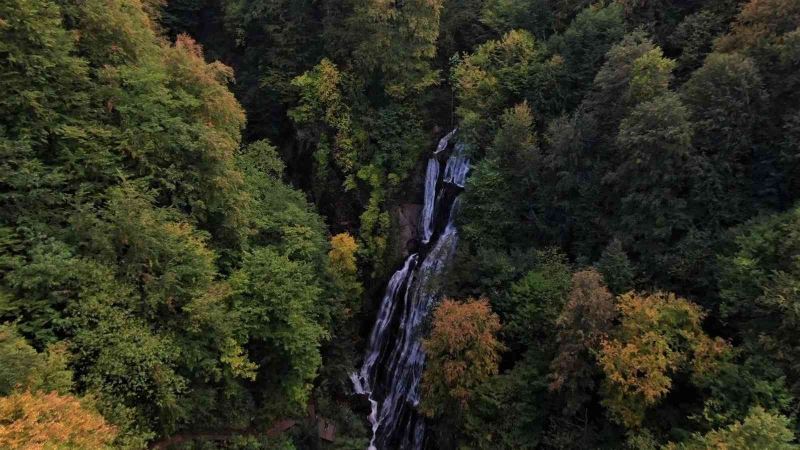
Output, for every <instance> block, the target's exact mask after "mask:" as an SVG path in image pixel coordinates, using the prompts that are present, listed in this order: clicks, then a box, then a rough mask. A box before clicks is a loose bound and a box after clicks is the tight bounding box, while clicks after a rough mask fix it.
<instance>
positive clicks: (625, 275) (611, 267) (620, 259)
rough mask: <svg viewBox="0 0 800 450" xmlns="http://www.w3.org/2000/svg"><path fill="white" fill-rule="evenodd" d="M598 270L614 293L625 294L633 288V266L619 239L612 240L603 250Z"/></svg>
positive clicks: (598, 262)
mask: <svg viewBox="0 0 800 450" xmlns="http://www.w3.org/2000/svg"><path fill="white" fill-rule="evenodd" d="M597 270H599V271H600V273H601V274H603V281H605V283H606V284H607V285H608V288H609V289H610V290H611V292H613V293H614V294H617V295H619V294H624V293H626V292H628V291H630V290H631V289H633V277H634V272H633V266H632V265H631V262H630V260H629V259H628V255H627V254H626V253H625V249H624V248H622V242H621V241H620V240H619V239H614V240H612V241H611V242H610V243H609V244H608V246H607V247H606V248H605V249H604V250H603V254H602V255H600V260H599V261H597Z"/></svg>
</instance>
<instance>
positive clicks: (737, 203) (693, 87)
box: [681, 53, 765, 231]
mask: <svg viewBox="0 0 800 450" xmlns="http://www.w3.org/2000/svg"><path fill="white" fill-rule="evenodd" d="M681 94H682V96H681V98H682V99H683V101H684V102H685V104H686V105H687V106H688V107H689V109H690V111H691V120H692V122H693V124H694V128H695V130H696V131H695V133H694V137H693V146H694V148H696V149H697V152H698V155H696V156H694V157H693V158H692V164H691V167H692V169H693V171H692V186H693V188H692V196H691V197H692V203H693V204H692V205H691V207H692V208H693V209H695V210H696V211H693V213H692V214H693V215H694V216H696V217H702V218H703V228H706V229H711V230H714V231H717V230H719V229H721V228H724V227H726V226H730V225H733V224H738V223H741V222H742V221H743V220H745V219H746V218H748V217H750V216H752V214H753V209H752V208H753V207H754V206H755V204H756V203H755V202H754V201H753V197H754V194H755V187H754V185H753V182H752V179H753V157H752V149H753V146H754V144H755V140H756V139H757V138H756V136H755V134H756V130H757V129H758V127H759V122H760V121H761V115H762V110H763V107H764V106H763V103H764V101H765V92H764V90H763V82H762V79H761V75H760V74H759V73H758V69H757V68H756V66H755V64H754V62H753V60H752V59H750V58H747V57H744V56H742V55H740V54H719V53H712V54H711V55H709V56H708V58H706V61H705V63H704V64H703V66H702V67H700V68H699V69H698V70H696V71H695V72H693V73H692V75H691V77H690V78H689V80H688V81H687V82H686V84H684V85H683V87H682V92H681Z"/></svg>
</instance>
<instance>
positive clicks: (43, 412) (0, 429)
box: [0, 392, 117, 450]
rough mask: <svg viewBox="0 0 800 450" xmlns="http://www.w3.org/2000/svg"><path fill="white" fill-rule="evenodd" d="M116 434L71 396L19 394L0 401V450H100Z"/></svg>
mask: <svg viewBox="0 0 800 450" xmlns="http://www.w3.org/2000/svg"><path fill="white" fill-rule="evenodd" d="M116 435H117V431H116V429H115V428H114V427H112V426H111V425H108V424H107V423H106V421H105V420H104V419H103V417H102V416H101V415H100V414H98V413H96V412H94V411H91V410H90V409H87V408H86V407H85V406H84V405H82V404H81V401H80V400H78V399H77V398H75V397H73V396H71V395H60V394H58V393H56V392H51V393H49V394H44V393H31V392H21V393H15V394H12V395H10V396H8V397H0V448H4V449H12V450H13V449H20V450H22V449H24V450H38V449H51V448H55V449H61V448H64V449H71V448H86V449H103V448H110V447H108V446H109V444H110V443H111V441H113V440H114V437H116Z"/></svg>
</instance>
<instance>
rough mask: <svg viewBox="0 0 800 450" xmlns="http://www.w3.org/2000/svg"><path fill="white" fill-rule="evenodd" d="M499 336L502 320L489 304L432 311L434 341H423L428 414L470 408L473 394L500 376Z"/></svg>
mask: <svg viewBox="0 0 800 450" xmlns="http://www.w3.org/2000/svg"><path fill="white" fill-rule="evenodd" d="M498 331H500V318H499V317H497V315H496V314H494V313H493V312H492V309H491V307H490V306H489V301H488V300H486V299H469V300H467V301H466V302H464V303H458V302H456V301H454V300H451V299H445V300H443V301H442V303H441V304H440V305H439V306H438V307H437V308H436V310H435V311H434V312H433V323H432V329H431V334H430V337H429V338H427V339H425V340H424V341H423V347H424V349H425V352H426V355H427V360H428V362H427V364H426V366H425V372H424V374H423V376H422V404H421V409H422V412H423V413H424V414H425V415H427V416H429V417H439V416H441V415H445V414H453V413H454V412H455V411H459V410H460V411H462V412H464V411H467V410H468V409H469V405H470V402H471V400H472V398H473V396H474V393H475V389H477V388H478V386H480V385H481V384H482V383H484V382H486V381H487V380H488V379H489V378H491V377H492V376H493V375H496V374H497V372H498V364H499V362H500V353H501V352H502V351H503V348H504V347H503V344H502V343H501V342H500V341H499V340H498V339H497V337H496V334H497V332H498ZM452 408H456V409H455V410H454V409H452Z"/></svg>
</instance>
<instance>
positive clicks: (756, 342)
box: [719, 208, 800, 395]
mask: <svg viewBox="0 0 800 450" xmlns="http://www.w3.org/2000/svg"><path fill="white" fill-rule="evenodd" d="M798 224H800V210H798V209H797V208H795V209H793V210H790V211H788V212H785V213H782V214H775V215H772V216H766V217H762V218H758V219H754V220H752V221H751V222H749V223H748V224H747V225H745V226H742V227H740V228H739V229H737V230H736V237H735V239H734V242H735V244H734V247H733V248H732V249H731V250H729V251H728V252H725V253H723V254H722V256H721V257H722V261H721V264H720V266H721V274H720V278H719V289H720V297H721V304H720V305H719V308H720V313H721V316H722V317H723V318H725V320H727V321H728V322H729V323H730V324H731V325H732V326H733V328H734V330H735V332H736V334H737V335H739V336H741V338H742V339H743V340H744V341H745V343H746V346H745V349H746V351H747V352H748V354H749V355H751V357H756V356H765V357H767V358H768V359H769V360H771V361H773V362H772V364H773V365H777V366H778V367H780V368H781V369H782V370H783V371H784V373H785V374H786V377H787V380H788V381H789V382H790V384H789V387H790V389H791V391H792V392H793V393H794V394H795V395H797V393H798V392H800V390H798V389H800V385H798V383H797V381H796V380H797V375H796V370H797V368H798V362H797V358H796V356H795V355H794V353H793V352H782V351H779V349H784V348H794V347H796V346H797V345H798V344H797V326H798V323H800V322H798V320H799V319H800V318H799V317H798V315H797V314H796V311H795V309H794V307H793V306H792V305H794V304H795V302H796V293H795V292H796V287H797V283H798V280H800V266H798V263H797V258H796V255H798V254H800V227H799V226H798Z"/></svg>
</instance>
